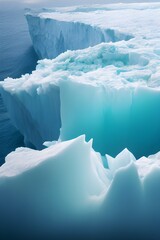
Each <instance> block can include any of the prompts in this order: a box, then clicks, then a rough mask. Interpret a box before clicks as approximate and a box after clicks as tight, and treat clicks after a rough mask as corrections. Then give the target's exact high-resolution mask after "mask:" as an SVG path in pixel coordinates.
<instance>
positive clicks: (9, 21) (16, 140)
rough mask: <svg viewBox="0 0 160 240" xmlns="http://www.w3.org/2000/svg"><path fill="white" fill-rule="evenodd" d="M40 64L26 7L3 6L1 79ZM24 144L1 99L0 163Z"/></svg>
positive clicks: (0, 51) (0, 55)
mask: <svg viewBox="0 0 160 240" xmlns="http://www.w3.org/2000/svg"><path fill="white" fill-rule="evenodd" d="M36 63H37V55H36V53H35V52H34V49H33V47H32V43H31V40H30V36H29V33H28V26H27V22H26V20H25V17H24V10H23V8H15V9H14V8H12V9H4V8H1V5H0V80H1V81H3V80H4V79H5V78H6V77H13V78H16V77H20V76H21V75H22V74H25V73H28V72H31V71H32V70H33V69H35V67H36ZM22 145H23V137H22V136H21V134H20V133H19V132H18V131H17V130H16V129H15V127H13V125H12V123H11V121H10V119H9V116H8V113H7V110H6V108H5V107H4V105H3V101H2V98H1V96H0V164H2V163H3V162H4V157H5V156H6V155H7V154H8V153H9V152H11V151H13V150H14V149H15V148H16V147H18V146H22Z"/></svg>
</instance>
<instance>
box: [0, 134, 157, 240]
mask: <svg viewBox="0 0 160 240" xmlns="http://www.w3.org/2000/svg"><path fill="white" fill-rule="evenodd" d="M46 145H49V147H48V148H46V149H44V150H42V151H37V150H31V149H29V148H18V149H17V150H16V151H15V152H12V153H11V154H9V155H8V156H7V158H6V163H5V164H4V165H3V166H2V167H1V168H0V196H1V198H0V212H1V217H0V224H1V234H6V236H12V237H13V236H15V233H16V234H17V235H18V236H21V237H22V236H23V233H25V237H26V238H25V239H27V237H36V236H40V237H42V236H43V237H44V236H45V237H46V238H47V237H48V235H49V236H52V234H53V235H57V236H59V238H58V239H61V238H60V236H61V237H62V236H63V235H64V236H65V237H66V236H67V235H66V234H69V233H70V231H71V234H72V239H73V236H74V234H75V236H76V235H77V236H78V237H79V236H81V234H83V233H84V232H85V234H86V235H85V237H86V236H87V234H89V236H90V237H91V236H92V237H95V239H97V237H98V234H99V231H100V232H101V233H102V232H103V234H105V233H106V234H107V235H108V237H110V236H112V234H114V233H115V236H121V234H124V233H125V234H126V233H127V231H128V233H129V232H130V230H131V231H132V230H133V229H134V231H135V232H133V233H132V234H134V235H132V237H133V236H138V234H139V233H141V234H142V233H143V234H144V236H145V237H146V236H147V234H148V230H147V229H145V231H144V228H143V227H146V226H150V229H153V230H154V236H156V235H157V234H158V231H159V229H157V226H158V223H159V214H160V208H159V200H160V189H159V184H160V169H159V165H160V156H159V153H158V154H156V155H154V156H150V157H149V158H141V159H139V160H137V161H136V159H135V158H134V156H133V155H132V154H131V153H130V152H129V151H128V150H127V149H125V150H124V151H122V152H121V153H120V154H119V155H118V156H116V158H112V157H110V156H109V155H106V157H105V160H104V161H106V164H107V165H108V167H107V168H104V167H103V163H102V158H101V157H100V155H99V154H97V153H96V152H95V151H94V150H93V149H92V142H88V143H87V142H85V138H84V136H80V137H78V138H76V139H73V140H70V141H67V142H62V143H46ZM6 206H7V208H6ZM152 216H154V217H157V218H155V219H154V226H153V222H152V220H151V219H150V218H151V217H152ZM124 227H125V228H126V230H125V232H124ZM154 227H155V229H154ZM26 229H27V232H26ZM62 229H63V231H62ZM130 233H131V232H130ZM43 234H44V235H43ZM75 236H74V237H75ZM113 236H114V235H113ZM103 237H104V235H103V236H102V235H101V234H100V235H99V238H98V239H101V238H103ZM42 239H43V238H42ZM47 239H48V238H47ZM109 239H111V238H109ZM113 239H114V238H113ZM142 239H144V238H142ZM145 239H146V238H145Z"/></svg>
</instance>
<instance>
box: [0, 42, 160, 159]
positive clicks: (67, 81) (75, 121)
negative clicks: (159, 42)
mask: <svg viewBox="0 0 160 240" xmlns="http://www.w3.org/2000/svg"><path fill="white" fill-rule="evenodd" d="M159 63H160V59H159V55H158V54H155V52H153V49H152V48H150V46H148V45H147V43H146V46H145V45H143V49H142V46H141V45H140V44H139V45H138V46H137V44H136V43H135V42H134V40H132V43H131V42H125V41H123V42H117V43H101V44H99V45H96V46H94V47H90V48H87V49H85V50H76V51H67V52H66V53H63V54H61V55H59V56H58V57H57V58H55V59H53V60H47V59H45V60H41V61H39V64H38V66H37V69H36V70H35V71H33V73H32V74H31V75H29V74H26V75H24V76H22V77H21V78H20V79H11V78H8V79H6V80H4V82H2V83H0V92H1V94H2V96H3V100H4V103H5V105H6V107H7V109H8V112H9V115H10V118H11V120H12V122H13V124H14V125H15V127H16V128H17V129H18V130H19V131H20V132H21V134H22V135H23V136H24V139H25V143H26V146H34V147H35V148H36V149H42V148H43V142H45V141H53V140H58V139H61V140H62V141H65V140H69V139H73V138H76V137H78V136H80V135H82V134H85V135H86V139H87V140H90V139H92V138H93V147H94V149H95V150H96V151H98V152H100V153H101V154H102V155H105V154H106V153H107V154H110V155H111V156H116V155H117V154H118V153H119V152H120V151H122V150H123V149H124V148H126V147H127V148H128V149H129V150H130V151H131V152H133V154H134V155H135V156H136V157H141V156H143V155H145V156H148V155H150V154H153V153H155V152H157V151H159V148H160V141H159V136H158V134H157V133H158V132H160V126H159V122H160V110H159V107H158V106H159V104H160V90H159V85H158V84H159V83H158V80H157V79H158V76H159V74H158V72H159ZM150 126H152V127H150Z"/></svg>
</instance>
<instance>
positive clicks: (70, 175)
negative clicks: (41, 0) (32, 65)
mask: <svg viewBox="0 0 160 240" xmlns="http://www.w3.org/2000/svg"><path fill="white" fill-rule="evenodd" d="M27 20H28V23H29V29H30V33H31V36H32V40H33V44H34V47H35V49H36V51H37V53H38V55H39V57H40V58H46V57H47V58H52V57H55V56H57V55H58V54H59V53H61V52H63V51H66V50H68V49H70V50H68V51H66V52H65V53H62V54H60V55H59V56H58V57H56V58H55V59H52V60H47V59H44V60H41V61H39V62H38V66H37V68H36V70H35V71H33V72H32V74H30V75H29V74H26V75H24V76H22V77H21V78H20V79H11V78H8V79H5V81H4V82H1V83H0V93H1V94H2V97H3V101H4V103H5V105H6V107H7V109H8V112H9V115H10V118H11V120H12V122H13V124H14V125H15V127H16V128H17V129H18V130H19V131H20V132H21V134H22V135H23V136H24V139H25V144H26V146H27V147H31V148H35V149H36V150H33V149H29V148H19V149H17V150H16V151H15V152H12V153H10V154H9V155H8V156H7V157H6V163H5V164H4V165H3V166H2V167H1V168H0V196H1V198H0V212H1V216H3V217H1V219H0V221H1V222H0V225H1V226H3V228H2V229H3V233H6V236H7V237H8V234H9V233H11V235H12V233H15V229H17V228H18V229H19V231H17V233H18V234H20V235H21V236H22V235H23V233H24V231H25V229H26V227H27V229H28V238H29V237H30V236H29V235H30V233H32V234H35V237H36V236H37V234H38V236H41V237H42V236H45V237H46V236H47V235H46V234H48V235H50V234H59V233H61V235H63V233H64V235H65V233H66V232H67V233H68V234H69V233H70V231H72V233H74V234H75V235H76V234H77V233H78V237H79V234H82V233H85V234H89V236H90V237H95V239H100V236H97V234H98V232H99V231H100V232H101V233H104V234H106V235H105V236H111V237H112V239H117V238H114V237H117V236H118V237H120V236H121V235H120V234H123V233H124V235H125V234H127V233H126V229H127V231H128V234H129V235H128V236H131V235H132V236H135V237H134V239H137V236H138V237H139V238H140V239H147V237H148V238H149V239H152V238H151V235H150V234H152V233H154V236H155V239H159V236H160V233H159V219H160V211H159V209H160V190H159V184H160V168H159V166H160V164H159V162H160V154H159V150H160V137H159V136H160V124H159V123H160V108H159V105H160V80H159V79H160V74H159V71H160V67H159V66H160V48H159V39H160V31H159V29H160V28H159V22H160V4H152V5H151V4H128V5H125V4H121V5H119V4H118V5H107V6H101V7H100V6H95V7H94V6H93V7H88V8H87V7H78V8H76V7H73V8H65V9H61V10H60V9H55V10H54V11H53V10H42V11H41V12H37V13H36V12H28V13H27ZM73 40H74V41H73ZM124 40H125V41H124ZM126 40H127V41H126ZM102 42H105V43H102ZM106 42H107V43H106ZM97 43H99V44H98V45H96V44H97ZM93 45H96V46H93ZM89 46H90V47H89ZM83 48H85V49H83ZM74 49H79V50H74ZM71 50H72V51H71ZM81 135H85V136H81ZM91 139H92V140H91ZM92 141H93V143H92ZM44 142H45V143H44ZM126 148H128V149H129V150H130V151H129V150H127V149H126ZM123 149H124V150H123ZM131 152H132V153H131ZM155 152H158V153H157V154H155V155H151V154H153V153H155ZM144 155H145V157H143V156H144ZM134 156H135V157H134ZM136 159H137V161H136ZM17 196H18V198H17ZM10 199H12V204H9V202H10ZM6 205H7V206H8V207H7V208H6V207H5V206H6ZM8 219H10V221H9V222H8ZM22 219H23V221H21V220H22ZM152 219H154V221H152ZM8 226H9V229H10V231H9V232H8V231H7V230H8ZM19 226H20V227H19ZM37 229H38V230H37ZM62 229H63V230H64V232H63V231H62ZM73 229H74V231H73ZM144 229H145V231H144ZM81 230H83V231H81ZM114 233H115V235H114ZM43 234H44V235H43ZM112 234H113V235H114V236H113V235H112ZM139 234H142V235H139ZM143 234H144V235H143ZM65 236H66V235H65ZM85 236H86V235H85ZM125 236H126V235H125ZM9 237H10V236H9ZM32 237H33V235H32ZM83 237H84V236H83ZM21 238H22V237H21ZM43 239H44V237H43ZM75 239H77V236H75ZM88 239H89V237H88ZM109 239H111V238H109ZM127 239H130V237H128V238H127Z"/></svg>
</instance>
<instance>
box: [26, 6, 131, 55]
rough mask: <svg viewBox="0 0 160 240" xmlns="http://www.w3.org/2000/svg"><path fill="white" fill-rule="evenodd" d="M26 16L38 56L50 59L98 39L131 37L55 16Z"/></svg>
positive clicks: (109, 39) (103, 40)
mask: <svg viewBox="0 0 160 240" xmlns="http://www.w3.org/2000/svg"><path fill="white" fill-rule="evenodd" d="M53 13H54V11H53ZM44 14H46V13H45V12H44ZM41 15H42V16H41ZM55 15H56V13H55ZM26 18H27V21H28V26H29V31H30V35H31V38H32V42H33V46H34V48H35V51H36V53H37V55H38V56H39V58H40V59H43V58H49V59H52V58H54V57H56V56H58V55H59V54H60V53H63V52H65V51H67V50H76V49H84V48H87V47H89V46H95V45H97V44H99V43H101V42H116V41H120V40H129V39H130V38H132V35H131V34H125V33H123V32H119V31H118V30H114V29H110V28H107V27H106V28H101V27H98V26H94V25H93V26H92V25H90V24H87V23H83V22H81V21H73V22H72V21H66V20H59V19H56V18H55V19H54V15H53V18H52V17H51V18H50V16H43V13H40V14H39V15H36V14H34V12H31V11H28V12H26ZM66 19H67V16H66Z"/></svg>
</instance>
